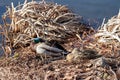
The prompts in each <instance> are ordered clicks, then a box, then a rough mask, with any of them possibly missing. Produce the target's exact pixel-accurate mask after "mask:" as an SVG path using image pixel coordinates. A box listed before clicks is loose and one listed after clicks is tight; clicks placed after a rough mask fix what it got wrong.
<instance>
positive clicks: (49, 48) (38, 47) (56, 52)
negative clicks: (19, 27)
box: [31, 38, 67, 56]
mask: <svg viewBox="0 0 120 80" xmlns="http://www.w3.org/2000/svg"><path fill="white" fill-rule="evenodd" d="M31 49H32V50H33V51H35V52H36V53H37V54H41V55H46V56H61V55H66V54H67V52H66V50H65V49H64V48H63V47H62V46H61V45H58V44H56V43H51V42H49V41H48V42H47V41H45V40H43V39H41V38H34V39H33V43H32V45H31Z"/></svg>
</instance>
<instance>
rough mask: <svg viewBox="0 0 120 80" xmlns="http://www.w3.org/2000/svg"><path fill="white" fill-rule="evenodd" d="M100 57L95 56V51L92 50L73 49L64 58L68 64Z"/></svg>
mask: <svg viewBox="0 0 120 80" xmlns="http://www.w3.org/2000/svg"><path fill="white" fill-rule="evenodd" d="M98 57H101V55H98V54H97V51H95V50H92V49H83V50H80V49H78V48H74V49H73V50H72V52H71V53H70V54H68V55H67V56H66V60H67V61H68V62H80V61H82V60H90V59H96V58H98Z"/></svg>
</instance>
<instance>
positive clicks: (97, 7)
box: [0, 0, 120, 24]
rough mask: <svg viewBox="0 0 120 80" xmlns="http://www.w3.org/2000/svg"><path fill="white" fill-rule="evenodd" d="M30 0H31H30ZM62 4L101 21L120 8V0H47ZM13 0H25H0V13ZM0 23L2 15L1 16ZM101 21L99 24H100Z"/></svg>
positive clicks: (15, 2)
mask: <svg viewBox="0 0 120 80" xmlns="http://www.w3.org/2000/svg"><path fill="white" fill-rule="evenodd" d="M29 1H30V0H29ZM47 1H51V2H55V3H58V4H62V5H67V6H68V7H69V8H70V9H71V10H72V11H73V12H75V13H76V14H79V15H81V16H83V17H85V18H87V19H88V18H89V19H94V20H96V21H99V22H100V23H101V21H102V19H103V18H107V19H109V18H110V17H112V16H114V15H117V13H118V11H119V8H120V0H47ZM11 2H13V3H14V5H15V6H16V5H17V4H18V2H21V3H23V2H24V0H0V15H2V14H3V13H4V12H5V9H6V8H5V6H10V5H11ZM0 23H2V21H1V17H0ZM100 23H99V24H100Z"/></svg>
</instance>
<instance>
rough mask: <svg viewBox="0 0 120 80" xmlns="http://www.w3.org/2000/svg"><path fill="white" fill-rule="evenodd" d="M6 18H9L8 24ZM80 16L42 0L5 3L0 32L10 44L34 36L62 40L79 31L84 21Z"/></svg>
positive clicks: (82, 27) (17, 44)
mask: <svg viewBox="0 0 120 80" xmlns="http://www.w3.org/2000/svg"><path fill="white" fill-rule="evenodd" d="M7 20H10V21H11V22H10V24H9V22H8V21H7ZM80 20H82V17H80V16H78V15H76V14H74V13H72V12H71V11H70V10H69V9H68V8H67V7H66V6H64V5H63V6H62V5H58V4H57V3H56V4H54V3H49V2H45V1H38V2H37V1H31V2H27V0H25V2H24V3H23V4H19V5H18V6H16V7H14V5H13V3H11V7H8V9H7V11H6V13H4V15H3V21H4V26H3V33H4V36H5V39H4V40H6V43H10V44H9V45H10V46H11V47H16V46H25V45H26V44H29V43H30V41H31V40H32V39H33V38H35V37H41V38H43V39H45V40H58V41H64V40H65V39H68V38H70V37H73V35H75V34H78V33H81V32H83V31H85V30H89V28H87V26H88V25H86V24H84V23H81V22H80Z"/></svg>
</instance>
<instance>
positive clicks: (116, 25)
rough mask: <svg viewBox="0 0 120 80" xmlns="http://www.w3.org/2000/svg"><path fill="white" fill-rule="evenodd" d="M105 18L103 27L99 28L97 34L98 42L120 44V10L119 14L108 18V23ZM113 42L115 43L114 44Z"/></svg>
mask: <svg viewBox="0 0 120 80" xmlns="http://www.w3.org/2000/svg"><path fill="white" fill-rule="evenodd" d="M104 22H105V19H104V20H103V23H102V25H101V27H100V28H99V29H98V32H97V33H96V34H95V37H96V38H99V39H98V42H104V43H113V42H114V43H117V44H116V45H119V44H120V11H119V13H118V15H116V16H114V17H112V18H111V19H109V20H108V22H107V23H104ZM114 43H113V44H114Z"/></svg>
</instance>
